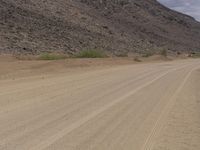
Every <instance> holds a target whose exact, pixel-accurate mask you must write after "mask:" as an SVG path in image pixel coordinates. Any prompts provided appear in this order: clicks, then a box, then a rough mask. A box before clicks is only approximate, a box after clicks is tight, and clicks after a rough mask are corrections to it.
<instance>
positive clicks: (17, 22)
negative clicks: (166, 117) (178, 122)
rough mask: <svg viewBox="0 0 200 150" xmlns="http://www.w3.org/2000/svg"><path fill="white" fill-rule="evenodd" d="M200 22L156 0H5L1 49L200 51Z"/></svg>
mask: <svg viewBox="0 0 200 150" xmlns="http://www.w3.org/2000/svg"><path fill="white" fill-rule="evenodd" d="M199 39H200V23H198V22H197V21H195V20H194V19H193V18H192V17H189V16H187V15H183V14H181V13H178V12H175V11H172V10H170V9H168V8H166V7H164V6H163V5H161V4H160V3H158V2H157V1H156V0H0V51H1V52H9V53H31V54H37V53H40V52H44V51H61V52H66V53H69V54H73V53H76V52H78V51H80V50H83V49H103V50H105V51H107V52H108V53H110V54H114V55H121V54H124V53H143V52H145V51H155V52H156V51H159V49H162V48H165V49H168V50H170V51H200V40H199Z"/></svg>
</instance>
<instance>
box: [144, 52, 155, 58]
mask: <svg viewBox="0 0 200 150" xmlns="http://www.w3.org/2000/svg"><path fill="white" fill-rule="evenodd" d="M152 55H153V52H150V51H146V52H144V53H143V54H142V57H150V56H152Z"/></svg>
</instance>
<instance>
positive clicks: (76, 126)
mask: <svg viewBox="0 0 200 150" xmlns="http://www.w3.org/2000/svg"><path fill="white" fill-rule="evenodd" d="M199 89H200V61H199V60H184V61H173V62H163V63H149V64H139V65H125V66H115V67H112V68H106V69H100V70H90V71H87V72H84V71H82V72H81V73H80V72H79V73H76V72H75V73H73V74H68V73H62V74H59V75H54V76H49V77H45V78H38V77H32V78H31V77H28V78H22V79H17V80H0V150H183V149H189V150H199V149H200V144H199V143H200V142H199V141H200V92H199Z"/></svg>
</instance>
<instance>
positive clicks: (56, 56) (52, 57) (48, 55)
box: [39, 53, 67, 60]
mask: <svg viewBox="0 0 200 150" xmlns="http://www.w3.org/2000/svg"><path fill="white" fill-rule="evenodd" d="M65 58H67V57H66V56H65V55H61V54H51V53H42V54H41V55H40V56H39V59H40V60H59V59H65Z"/></svg>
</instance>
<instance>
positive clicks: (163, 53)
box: [160, 49, 167, 57]
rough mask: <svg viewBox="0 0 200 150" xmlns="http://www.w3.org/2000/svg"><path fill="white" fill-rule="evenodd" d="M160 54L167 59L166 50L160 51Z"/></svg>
mask: <svg viewBox="0 0 200 150" xmlns="http://www.w3.org/2000/svg"><path fill="white" fill-rule="evenodd" d="M160 54H161V55H162V56H164V57H167V50H166V49H162V50H161V52H160Z"/></svg>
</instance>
